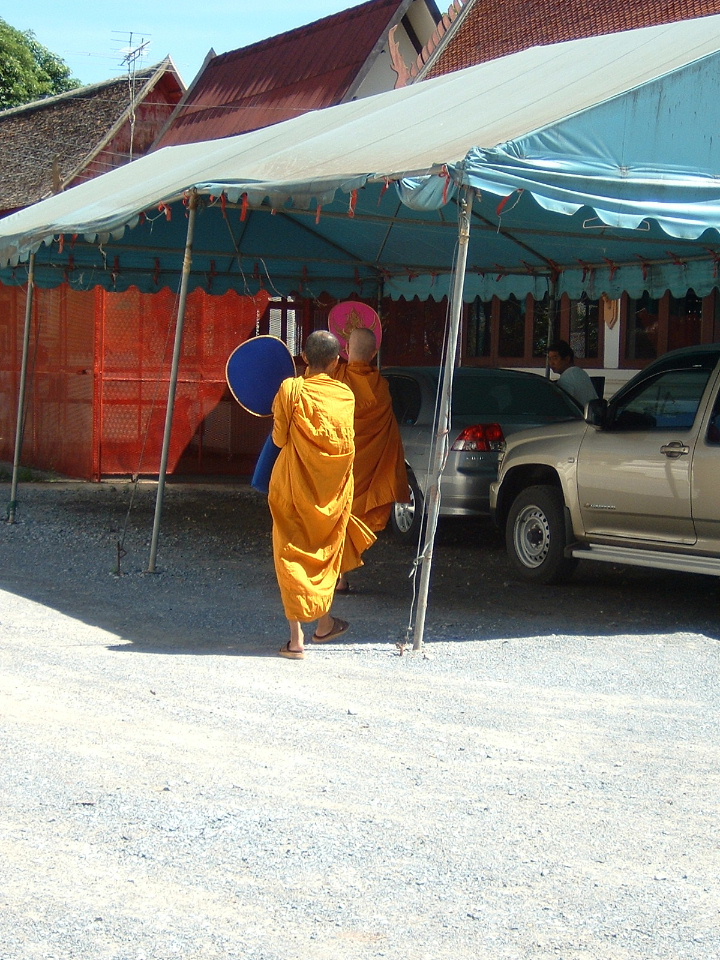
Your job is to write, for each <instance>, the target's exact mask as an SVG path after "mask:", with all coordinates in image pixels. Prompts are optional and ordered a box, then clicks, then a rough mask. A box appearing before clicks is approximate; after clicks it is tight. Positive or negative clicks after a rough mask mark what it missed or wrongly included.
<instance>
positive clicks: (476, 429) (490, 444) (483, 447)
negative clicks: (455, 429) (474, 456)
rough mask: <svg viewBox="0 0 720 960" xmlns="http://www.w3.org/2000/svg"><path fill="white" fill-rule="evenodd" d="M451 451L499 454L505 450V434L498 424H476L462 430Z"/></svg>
mask: <svg viewBox="0 0 720 960" xmlns="http://www.w3.org/2000/svg"><path fill="white" fill-rule="evenodd" d="M452 449H453V450H464V451H466V452H472V453H489V452H491V451H492V452H493V453H500V452H502V451H503V450H504V449H505V434H504V433H503V431H502V427H501V426H500V424H499V423H476V424H475V425H474V426H472V427H466V428H465V429H464V430H463V432H462V433H461V434H460V435H459V436H458V438H457V439H456V441H455V443H454V444H453V445H452Z"/></svg>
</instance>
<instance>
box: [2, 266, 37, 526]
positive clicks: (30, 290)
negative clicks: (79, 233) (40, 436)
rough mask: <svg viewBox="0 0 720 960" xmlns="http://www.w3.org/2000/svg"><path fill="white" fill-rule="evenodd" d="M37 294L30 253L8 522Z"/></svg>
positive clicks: (14, 498)
mask: <svg viewBox="0 0 720 960" xmlns="http://www.w3.org/2000/svg"><path fill="white" fill-rule="evenodd" d="M34 294H35V254H34V253H31V254H30V262H29V264H28V285H27V297H26V298H25V329H24V331H23V346H22V359H21V361H20V389H19V391H18V393H19V396H18V409H17V423H16V424H15V450H14V452H13V469H12V482H11V484H10V503H9V504H8V514H7V518H8V523H15V508H16V506H17V485H18V472H19V470H20V454H21V452H22V445H23V430H24V426H25V383H26V381H27V366H28V353H29V352H30V351H29V348H30V327H31V324H32V308H33V299H34Z"/></svg>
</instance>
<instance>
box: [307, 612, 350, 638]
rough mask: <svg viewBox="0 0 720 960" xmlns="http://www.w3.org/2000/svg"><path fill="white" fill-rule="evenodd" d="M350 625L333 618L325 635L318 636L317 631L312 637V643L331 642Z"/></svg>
mask: <svg viewBox="0 0 720 960" xmlns="http://www.w3.org/2000/svg"><path fill="white" fill-rule="evenodd" d="M349 626H350V624H349V623H348V622H347V620H341V619H340V617H333V622H332V627H331V628H330V630H328V632H327V633H323V634H318V633H317V631H316V632H315V633H314V634H313V636H312V642H313V643H327V641H328V640H332V639H334V638H335V637H339V636H340V635H341V634H343V633H345V631H346V630H347V629H348V628H349Z"/></svg>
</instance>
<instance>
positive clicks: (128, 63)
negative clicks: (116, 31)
mask: <svg viewBox="0 0 720 960" xmlns="http://www.w3.org/2000/svg"><path fill="white" fill-rule="evenodd" d="M123 36H124V35H123ZM135 37H136V34H134V33H133V32H132V31H131V32H130V34H129V35H128V45H127V47H123V48H122V49H121V50H120V51H119V53H121V54H122V60H121V65H122V66H124V67H127V79H128V92H129V95H130V117H129V119H130V150H129V158H130V160H132V159H133V144H134V139H135V88H136V85H137V81H136V74H137V70H138V66H139V65H140V64H141V61H142V60H143V59H144V57H146V56H147V52H148V47H149V46H150V41H149V40H146V39H145V38H144V37H142V38H141V39H140V42H139V43H136V42H135Z"/></svg>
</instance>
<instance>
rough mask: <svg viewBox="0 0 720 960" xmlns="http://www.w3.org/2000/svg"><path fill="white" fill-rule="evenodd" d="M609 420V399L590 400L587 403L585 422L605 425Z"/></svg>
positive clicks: (599, 425) (593, 425)
mask: <svg viewBox="0 0 720 960" xmlns="http://www.w3.org/2000/svg"><path fill="white" fill-rule="evenodd" d="M606 420H607V400H589V401H588V402H587V403H586V404H585V423H589V424H590V426H591V427H604V426H605V422H606Z"/></svg>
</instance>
